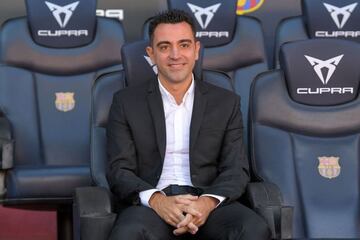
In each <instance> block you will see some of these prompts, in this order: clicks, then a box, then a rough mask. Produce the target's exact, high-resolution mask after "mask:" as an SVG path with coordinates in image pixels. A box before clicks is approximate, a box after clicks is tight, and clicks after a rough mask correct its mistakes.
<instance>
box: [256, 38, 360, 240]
mask: <svg viewBox="0 0 360 240" xmlns="http://www.w3.org/2000/svg"><path fill="white" fill-rule="evenodd" d="M359 62H360V45H359V44H358V43H356V42H354V41H347V40H341V39H312V40H304V41H297V42H292V43H286V44H284V45H283V46H282V47H281V51H280V67H281V68H280V69H279V70H274V71H270V72H267V73H264V74H261V75H259V76H258V77H257V79H256V80H255V81H254V83H253V86H252V91H251V100H250V121H251V127H250V132H251V146H252V150H251V153H252V161H253V164H252V166H253V167H254V172H255V173H256V174H257V176H258V178H260V179H263V180H264V181H267V182H272V183H274V184H276V185H277V186H278V187H279V189H280V191H281V193H282V198H283V204H284V205H288V206H292V207H294V218H293V237H294V238H296V239H314V238H322V239H324V238H326V239H327V238H336V239H344V238H353V239H355V238H356V239H359V238H360V224H359V221H360V211H359V207H360V204H359V203H360V198H359V189H360V188H359V177H360V175H359V162H360V161H359V160H360V155H359V136H360V121H359V116H360V99H359V82H360V69H359Z"/></svg>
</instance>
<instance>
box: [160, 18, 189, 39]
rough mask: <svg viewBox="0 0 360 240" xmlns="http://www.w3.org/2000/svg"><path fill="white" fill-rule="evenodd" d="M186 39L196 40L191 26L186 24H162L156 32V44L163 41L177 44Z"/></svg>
mask: <svg viewBox="0 0 360 240" xmlns="http://www.w3.org/2000/svg"><path fill="white" fill-rule="evenodd" d="M184 39H190V40H194V35H193V32H192V29H191V26H190V25H189V24H188V23H186V22H181V23H160V24H159V25H157V26H156V28H155V31H154V43H157V42H162V41H169V42H177V41H180V40H184Z"/></svg>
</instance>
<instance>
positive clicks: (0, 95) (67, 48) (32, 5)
mask: <svg viewBox="0 0 360 240" xmlns="http://www.w3.org/2000/svg"><path fill="white" fill-rule="evenodd" d="M26 5H27V17H21V18H16V19H11V20H8V21H7V22H6V23H5V24H4V25H3V26H2V28H1V31H0V62H1V65H0V149H1V150H0V153H2V157H1V159H0V193H1V198H0V203H1V204H3V205H4V206H9V207H19V208H21V207H26V208H28V207H32V208H35V209H37V208H40V209H42V208H45V207H46V208H50V209H57V210H58V227H59V229H58V239H65V238H66V239H70V238H71V234H72V233H71V227H72V222H71V219H72V214H71V207H72V198H73V194H74V192H75V188H76V187H80V186H89V185H92V180H91V176H90V127H91V105H92V101H91V92H92V88H93V86H94V84H95V82H97V79H98V78H100V77H102V76H111V74H112V73H113V72H115V71H119V70H120V69H122V61H121V53H120V49H121V47H122V45H123V43H124V41H125V40H124V32H123V29H122V26H121V24H120V23H119V22H118V21H115V20H111V19H106V18H100V17H96V16H95V9H96V0H79V1H76V2H73V1H60V0H49V1H43V0H37V1H33V0H28V1H27V2H26ZM108 93H109V94H110V97H112V91H111V89H110V90H109V91H108ZM30 204H31V205H30ZM34 204H37V205H34ZM62 226H63V227H64V228H65V229H61V227H62Z"/></svg>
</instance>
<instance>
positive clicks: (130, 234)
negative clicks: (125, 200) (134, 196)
mask: <svg viewBox="0 0 360 240" xmlns="http://www.w3.org/2000/svg"><path fill="white" fill-rule="evenodd" d="M173 230H174V228H173V227H172V226H170V225H169V224H167V223H165V222H164V221H163V220H162V219H161V218H160V217H159V216H158V215H157V214H156V213H155V211H154V210H152V209H151V208H148V207H144V206H131V207H128V208H126V209H124V210H123V211H122V212H121V213H120V214H119V216H118V218H117V220H116V222H115V225H114V227H113V229H112V232H111V234H110V240H127V239H129V240H172V239H176V240H177V239H181V238H177V237H175V236H174V234H173V233H172V232H173Z"/></svg>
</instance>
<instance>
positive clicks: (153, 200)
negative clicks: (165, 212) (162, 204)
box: [149, 192, 165, 208]
mask: <svg viewBox="0 0 360 240" xmlns="http://www.w3.org/2000/svg"><path fill="white" fill-rule="evenodd" d="M162 197H165V196H164V194H162V193H161V192H155V193H153V194H152V195H151V197H150V199H149V206H150V207H151V208H154V207H156V205H157V203H158V202H159V201H161V198H162Z"/></svg>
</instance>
